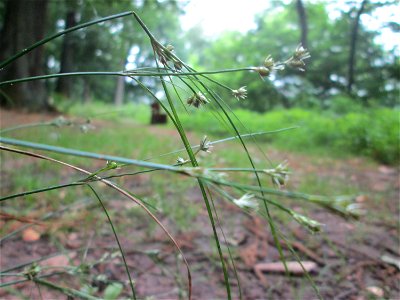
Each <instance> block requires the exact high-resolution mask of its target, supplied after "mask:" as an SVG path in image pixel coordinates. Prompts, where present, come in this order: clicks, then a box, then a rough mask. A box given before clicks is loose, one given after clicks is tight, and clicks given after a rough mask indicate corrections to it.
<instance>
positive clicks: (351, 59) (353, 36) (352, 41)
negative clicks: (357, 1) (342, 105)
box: [347, 0, 367, 94]
mask: <svg viewBox="0 0 400 300" xmlns="http://www.w3.org/2000/svg"><path fill="white" fill-rule="evenodd" d="M366 4H367V0H363V2H362V3H361V6H360V9H359V10H358V11H357V15H356V17H355V19H354V23H353V29H352V31H351V36H350V55H349V69H348V79H347V93H348V94H351V93H352V87H353V84H354V71H355V65H356V47H357V36H358V27H359V25H360V17H361V15H362V13H363V12H364V8H365V5H366Z"/></svg>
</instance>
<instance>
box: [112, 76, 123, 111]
mask: <svg viewBox="0 0 400 300" xmlns="http://www.w3.org/2000/svg"><path fill="white" fill-rule="evenodd" d="M124 92H125V77H123V76H118V78H117V86H116V88H115V95H114V104H115V105H116V106H121V105H122V104H124Z"/></svg>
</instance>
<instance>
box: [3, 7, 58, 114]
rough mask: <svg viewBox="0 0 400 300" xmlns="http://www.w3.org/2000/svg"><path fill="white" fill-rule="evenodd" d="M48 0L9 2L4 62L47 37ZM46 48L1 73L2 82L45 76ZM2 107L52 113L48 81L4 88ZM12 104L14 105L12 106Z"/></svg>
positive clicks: (41, 48)
mask: <svg viewBox="0 0 400 300" xmlns="http://www.w3.org/2000/svg"><path fill="white" fill-rule="evenodd" d="M47 3H48V1H47V0H35V1H24V0H7V1H6V2H5V10H4V11H5V15H4V18H3V20H4V26H3V28H2V30H1V32H0V61H4V60H5V59H7V58H9V57H10V56H12V55H14V54H16V53H17V52H19V51H21V50H22V49H24V48H26V47H28V46H30V45H31V44H33V43H34V42H36V41H38V40H40V39H42V38H43V37H44V33H45V29H46V23H45V22H46V11H47ZM44 70H45V57H44V47H43V46H41V47H38V48H36V49H35V50H33V51H31V52H30V53H28V54H27V55H24V56H22V57H20V58H18V59H17V60H16V61H14V62H13V63H11V64H10V65H8V66H6V67H5V68H4V69H3V70H1V71H0V81H5V80H11V79H17V78H23V77H28V76H38V75H43V74H44ZM1 92H2V93H1V94H0V105H2V106H14V107H17V108H24V109H27V110H30V111H38V110H48V109H50V108H51V106H50V105H49V104H48V101H47V90H46V85H45V81H43V80H38V81H30V82H24V83H19V84H14V85H9V86H4V87H1ZM10 101H11V102H12V103H10Z"/></svg>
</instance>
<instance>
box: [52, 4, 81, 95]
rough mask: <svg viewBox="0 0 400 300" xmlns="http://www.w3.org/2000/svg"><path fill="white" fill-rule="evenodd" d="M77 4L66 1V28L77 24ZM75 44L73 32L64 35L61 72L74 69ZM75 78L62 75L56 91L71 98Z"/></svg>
mask: <svg viewBox="0 0 400 300" xmlns="http://www.w3.org/2000/svg"><path fill="white" fill-rule="evenodd" d="M75 4H76V3H75V1H72V0H68V1H67V3H66V5H67V6H69V7H68V11H67V15H66V18H65V28H70V27H73V26H75V25H76V24H77V20H76V5H75ZM74 46H75V43H74V35H73V33H70V34H66V35H64V40H63V45H62V51H61V66H60V73H68V72H73V71H74V69H73V64H74V48H75V47H74ZM73 79H74V78H73V77H60V78H59V79H58V81H57V86H56V92H57V93H59V94H61V95H63V96H64V97H66V98H70V97H71V93H72V85H73Z"/></svg>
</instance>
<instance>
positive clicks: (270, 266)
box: [254, 261, 318, 275]
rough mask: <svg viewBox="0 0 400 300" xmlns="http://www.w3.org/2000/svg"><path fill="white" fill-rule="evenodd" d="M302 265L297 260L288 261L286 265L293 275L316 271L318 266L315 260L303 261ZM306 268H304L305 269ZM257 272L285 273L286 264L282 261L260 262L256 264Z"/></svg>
mask: <svg viewBox="0 0 400 300" xmlns="http://www.w3.org/2000/svg"><path fill="white" fill-rule="evenodd" d="M301 265H303V267H302V266H301ZM301 265H300V263H299V262H297V261H288V262H286V266H287V268H288V271H289V273H291V274H293V275H303V274H304V273H306V272H308V273H310V272H313V271H316V270H317V268H318V266H317V264H316V263H315V262H313V261H302V262H301ZM303 268H304V270H303ZM254 269H255V271H256V273H259V272H269V273H285V266H284V264H283V263H282V262H272V263H260V264H257V265H255V266H254Z"/></svg>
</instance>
